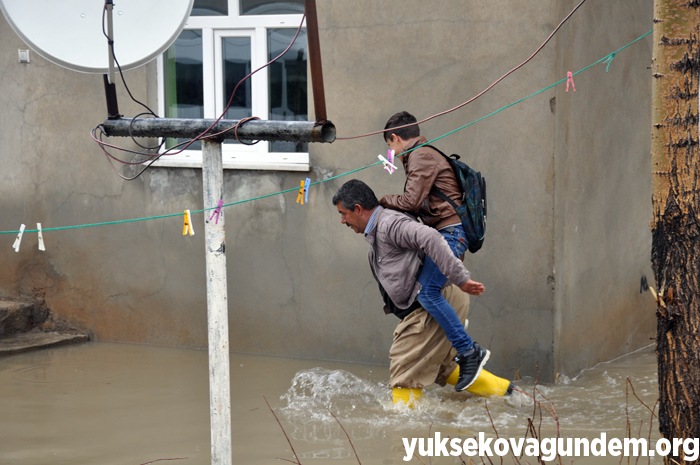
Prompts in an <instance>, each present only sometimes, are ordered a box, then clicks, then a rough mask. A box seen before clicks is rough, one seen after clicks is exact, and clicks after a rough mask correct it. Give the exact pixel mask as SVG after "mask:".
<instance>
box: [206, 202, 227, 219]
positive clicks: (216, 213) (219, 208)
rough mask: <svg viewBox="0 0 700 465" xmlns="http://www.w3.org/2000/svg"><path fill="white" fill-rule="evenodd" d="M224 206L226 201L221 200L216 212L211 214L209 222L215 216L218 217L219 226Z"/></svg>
mask: <svg viewBox="0 0 700 465" xmlns="http://www.w3.org/2000/svg"><path fill="white" fill-rule="evenodd" d="M223 206H224V199H221V200H219V204H218V205H217V206H216V210H214V213H212V214H211V217H210V218H209V221H211V220H212V219H213V218H214V216H216V224H219V214H221V209H222V208H223Z"/></svg>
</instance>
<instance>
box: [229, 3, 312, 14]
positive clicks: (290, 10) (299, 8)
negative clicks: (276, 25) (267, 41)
mask: <svg viewBox="0 0 700 465" xmlns="http://www.w3.org/2000/svg"><path fill="white" fill-rule="evenodd" d="M240 1H241V3H240V6H241V14H242V15H288V14H299V13H304V0H287V1H280V0H240Z"/></svg>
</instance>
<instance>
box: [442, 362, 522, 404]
mask: <svg viewBox="0 0 700 465" xmlns="http://www.w3.org/2000/svg"><path fill="white" fill-rule="evenodd" d="M458 379H459V367H457V368H455V371H453V372H452V374H451V375H450V376H448V377H447V380H446V382H447V384H451V385H453V386H454V385H455V384H457V380H458ZM466 391H467V392H471V393H472V394H474V395H477V396H481V397H488V396H506V395H509V394H510V393H511V392H513V386H512V385H511V384H510V381H508V380H507V379H503V378H499V377H498V376H496V375H494V374H491V373H489V372H488V371H486V370H481V374H480V375H479V377H478V378H476V381H474V384H472V385H471V386H469V387H468V388H467V389H466Z"/></svg>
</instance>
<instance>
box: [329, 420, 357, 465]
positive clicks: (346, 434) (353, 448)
mask: <svg viewBox="0 0 700 465" xmlns="http://www.w3.org/2000/svg"><path fill="white" fill-rule="evenodd" d="M328 413H330V414H331V416H332V417H333V418H334V419H335V421H337V422H338V425H339V426H340V429H342V430H343V433H345V437H346V438H348V442H349V443H350V447H352V451H353V452H354V453H355V458H356V459H357V463H359V464H360V465H362V462H360V457H358V456H357V451H356V450H355V445H354V444H353V443H352V440H351V439H350V435H349V434H348V432H347V431H345V428H344V427H343V424H342V423H340V421H339V420H338V418H337V417H336V416H335V415H333V412H331V409H328Z"/></svg>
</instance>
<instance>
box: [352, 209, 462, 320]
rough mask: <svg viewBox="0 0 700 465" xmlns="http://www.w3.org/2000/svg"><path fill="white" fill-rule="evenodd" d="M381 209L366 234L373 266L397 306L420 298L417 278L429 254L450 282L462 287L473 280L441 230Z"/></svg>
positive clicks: (406, 305)
mask: <svg viewBox="0 0 700 465" xmlns="http://www.w3.org/2000/svg"><path fill="white" fill-rule="evenodd" d="M377 208H378V209H379V211H378V212H377V215H376V217H375V225H374V227H373V228H372V230H371V231H370V232H369V233H368V234H367V235H366V236H365V240H366V241H367V242H368V243H369V244H370V246H371V247H370V248H369V253H368V256H369V266H370V267H371V268H372V272H373V273H374V276H375V277H376V278H377V279H378V280H379V282H380V283H381V284H382V286H383V287H384V289H385V290H386V292H387V294H388V295H389V297H391V300H392V301H393V302H394V304H395V305H396V306H397V307H399V308H402V309H405V308H408V307H409V306H410V305H411V304H412V303H413V302H414V301H415V300H416V296H417V295H418V293H419V292H420V289H421V285H420V283H418V280H417V279H418V274H419V273H420V268H421V265H422V264H423V259H424V257H425V255H428V256H429V257H430V258H432V259H433V261H434V262H435V263H436V264H437V266H438V268H440V271H441V272H442V274H444V275H445V276H446V277H447V281H448V283H447V284H449V283H452V284H456V285H457V286H459V287H462V286H463V285H464V283H466V282H467V281H469V271H467V270H466V269H465V268H464V265H462V262H461V260H459V259H458V258H457V257H455V256H454V255H453V253H452V250H451V249H450V246H449V245H448V244H447V241H445V239H444V238H443V237H442V235H441V234H440V233H439V232H438V231H437V230H435V229H433V228H431V227H430V226H426V225H424V224H421V223H419V222H418V221H416V220H415V219H413V218H412V217H411V216H409V215H407V214H405V213H402V212H398V211H396V210H390V209H387V208H383V207H381V206H378V207H377ZM375 241H376V244H375ZM375 250H376V251H377V253H376V258H375ZM387 310H388V309H387V307H385V308H384V311H385V312H386V313H391V311H387Z"/></svg>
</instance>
